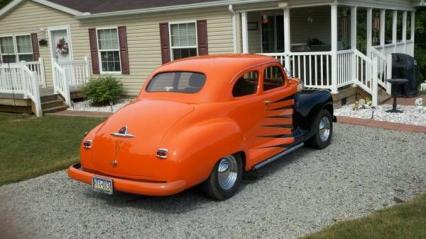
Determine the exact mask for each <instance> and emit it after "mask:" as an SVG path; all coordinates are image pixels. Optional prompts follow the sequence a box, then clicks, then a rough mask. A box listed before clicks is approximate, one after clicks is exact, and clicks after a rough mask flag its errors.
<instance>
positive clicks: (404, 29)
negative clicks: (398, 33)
mask: <svg viewBox="0 0 426 239" xmlns="http://www.w3.org/2000/svg"><path fill="white" fill-rule="evenodd" d="M406 41H407V11H404V13H403V14H402V42H404V43H406Z"/></svg>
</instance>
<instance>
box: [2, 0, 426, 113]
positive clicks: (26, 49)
mask: <svg viewBox="0 0 426 239" xmlns="http://www.w3.org/2000/svg"><path fill="white" fill-rule="evenodd" d="M424 4H425V2H424V0H374V1H373V0H201V1H195V0H179V1H156V0H120V1H119V0H91V1H87V0H73V1H64V0H14V1H12V2H11V3H10V4H9V5H7V6H6V7H4V8H3V9H1V10H0V63H2V62H3V64H0V110H1V106H2V105H3V106H4V105H7V104H8V103H7V102H10V101H8V99H10V95H11V94H12V93H13V95H14V96H15V95H16V94H18V95H19V96H20V97H21V98H23V99H24V100H25V99H27V101H28V102H30V103H29V105H31V104H32V106H33V111H34V112H36V113H37V114H38V115H41V114H42V111H50V110H56V109H62V108H66V105H70V104H71V102H72V97H71V92H72V91H74V90H78V89H79V88H80V87H81V86H82V85H83V84H84V83H85V82H87V81H88V80H90V78H91V77H92V76H95V77H96V76H98V75H102V74H111V75H114V76H116V77H117V78H119V79H120V80H122V82H123V84H124V87H125V90H126V93H127V94H129V95H135V94H137V93H138V92H139V90H140V88H141V85H142V84H143V81H144V80H145V79H146V78H147V76H148V75H149V73H150V72H151V71H152V70H153V69H154V68H155V67H157V66H159V65H160V64H162V63H165V62H168V61H170V60H175V59H179V58H182V57H187V56H194V55H204V54H216V53H232V52H234V53H254V54H264V55H269V56H271V57H275V58H277V59H278V60H279V61H280V62H281V63H282V64H283V66H285V68H286V69H287V71H288V73H289V75H290V76H293V77H297V78H300V79H301V80H302V81H303V83H304V85H305V87H308V88H320V89H329V90H330V91H331V92H332V93H333V94H335V95H336V96H338V95H339V93H340V92H342V91H343V90H345V89H347V88H348V87H359V88H360V89H362V90H363V91H364V92H366V93H367V94H370V95H371V97H372V100H373V102H374V103H375V104H377V102H378V97H377V92H378V90H379V89H380V88H383V89H385V90H386V89H387V90H389V87H388V85H387V83H386V79H388V78H389V77H390V75H391V69H392V68H391V57H390V56H391V53H406V54H409V55H412V56H413V55H414V34H415V31H414V29H415V26H414V22H415V9H416V7H419V6H422V5H424ZM52 95H53V96H55V95H56V96H57V99H58V100H59V101H64V105H63V107H62V108H61V107H56V108H55V107H54V108H53V109H51V108H49V104H50V105H53V103H52V100H51V99H52V98H49V97H51V96H52ZM40 99H41V100H40ZM47 99H50V100H47ZM9 104H10V103H9ZM7 109H10V105H9V107H8V108H7Z"/></svg>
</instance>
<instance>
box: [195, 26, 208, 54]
mask: <svg viewBox="0 0 426 239" xmlns="http://www.w3.org/2000/svg"><path fill="white" fill-rule="evenodd" d="M197 34H198V36H197V37H198V55H200V56H202V55H207V54H209V44H208V39H207V20H198V21H197Z"/></svg>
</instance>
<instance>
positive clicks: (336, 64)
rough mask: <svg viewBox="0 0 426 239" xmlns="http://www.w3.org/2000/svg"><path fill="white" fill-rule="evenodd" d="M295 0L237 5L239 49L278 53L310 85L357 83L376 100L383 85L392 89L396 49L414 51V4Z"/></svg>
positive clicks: (331, 86)
mask: <svg viewBox="0 0 426 239" xmlns="http://www.w3.org/2000/svg"><path fill="white" fill-rule="evenodd" d="M294 2H295V1H293V2H290V3H279V4H278V7H276V6H275V7H273V6H265V7H263V8H251V9H250V8H246V9H241V10H239V11H238V10H237V11H236V13H237V14H235V15H234V21H235V25H236V29H237V31H236V32H235V33H234V40H235V41H236V42H235V43H236V44H235V46H236V47H235V49H234V50H235V52H242V53H257V54H263V55H268V56H272V57H275V58H277V59H278V60H279V61H280V62H281V63H282V64H283V66H284V67H285V68H286V69H287V72H288V74H289V75H290V76H291V77H295V78H299V79H301V80H302V81H303V84H304V86H305V87H307V88H319V89H329V90H331V92H332V93H333V94H337V93H339V90H341V89H342V88H343V87H345V86H348V85H356V86H358V87H360V88H362V89H363V90H364V91H366V92H367V93H369V94H370V95H371V97H372V100H373V103H374V104H376V105H377V103H378V99H377V97H378V96H377V92H378V87H379V86H381V87H383V88H384V89H385V90H388V92H389V86H388V84H387V82H386V80H387V79H389V78H390V77H391V74H392V67H391V64H392V58H391V54H392V53H405V54H408V55H411V56H413V55H414V30H415V28H414V22H415V21H414V20H415V12H414V10H415V9H413V8H412V7H411V6H409V5H408V6H405V7H404V6H399V7H395V6H393V5H392V4H389V5H387V4H386V3H383V1H382V4H370V5H371V6H368V4H362V6H361V5H358V4H359V3H357V2H356V1H336V2H334V3H329V1H324V3H323V4H321V3H315V4H309V3H307V4H303V5H301V4H299V5H296V3H294ZM305 2H306V1H305ZM343 2H344V3H343Z"/></svg>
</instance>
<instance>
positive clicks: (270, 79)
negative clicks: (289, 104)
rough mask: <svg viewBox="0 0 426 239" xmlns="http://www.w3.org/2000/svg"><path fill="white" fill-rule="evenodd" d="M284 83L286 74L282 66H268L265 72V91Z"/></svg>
mask: <svg viewBox="0 0 426 239" xmlns="http://www.w3.org/2000/svg"><path fill="white" fill-rule="evenodd" d="M283 85H284V75H283V74H282V72H281V69H280V67H278V66H270V67H266V68H265V72H264V74H263V91H268V90H272V89H275V88H278V87H281V86H283Z"/></svg>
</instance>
